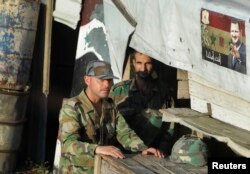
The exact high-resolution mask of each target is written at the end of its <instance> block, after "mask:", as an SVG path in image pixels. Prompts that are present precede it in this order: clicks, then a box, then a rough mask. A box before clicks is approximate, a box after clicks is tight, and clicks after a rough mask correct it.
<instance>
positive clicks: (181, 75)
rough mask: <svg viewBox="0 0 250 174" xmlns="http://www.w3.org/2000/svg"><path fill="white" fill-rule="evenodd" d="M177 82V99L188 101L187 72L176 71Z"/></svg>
mask: <svg viewBox="0 0 250 174" xmlns="http://www.w3.org/2000/svg"><path fill="white" fill-rule="evenodd" d="M177 80H178V90H177V98H178V99H189V98H190V95H189V84H188V73H187V71H184V70H181V69H177Z"/></svg>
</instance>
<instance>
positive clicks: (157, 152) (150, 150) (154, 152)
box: [142, 147, 165, 158]
mask: <svg viewBox="0 0 250 174" xmlns="http://www.w3.org/2000/svg"><path fill="white" fill-rule="evenodd" d="M142 155H154V156H156V157H158V158H165V154H164V153H163V152H161V151H160V150H158V149H156V148H153V147H150V148H148V149H146V150H144V151H142Z"/></svg>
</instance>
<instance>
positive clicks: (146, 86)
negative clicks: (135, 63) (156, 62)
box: [136, 71, 153, 95]
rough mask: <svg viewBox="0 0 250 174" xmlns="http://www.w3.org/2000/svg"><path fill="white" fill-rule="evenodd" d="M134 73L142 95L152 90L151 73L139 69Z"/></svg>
mask: <svg viewBox="0 0 250 174" xmlns="http://www.w3.org/2000/svg"><path fill="white" fill-rule="evenodd" d="M136 74H137V76H136V85H137V88H138V89H139V90H140V91H141V92H142V94H143V95H149V94H150V93H151V91H152V86H153V79H152V77H151V73H148V72H141V71H139V72H137V73H136Z"/></svg>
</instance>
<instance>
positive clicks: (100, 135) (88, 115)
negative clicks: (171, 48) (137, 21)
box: [59, 60, 164, 174]
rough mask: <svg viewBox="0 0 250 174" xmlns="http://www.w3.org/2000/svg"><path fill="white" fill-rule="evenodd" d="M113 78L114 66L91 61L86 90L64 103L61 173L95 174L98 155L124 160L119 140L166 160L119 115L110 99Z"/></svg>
mask: <svg viewBox="0 0 250 174" xmlns="http://www.w3.org/2000/svg"><path fill="white" fill-rule="evenodd" d="M113 78H115V77H114V76H113V73H112V70H111V68H110V64H108V63H106V62H104V61H99V60H95V61H91V62H89V64H88V66H87V68H86V75H85V76H84V82H85V84H86V85H87V87H86V89H85V90H83V91H82V92H81V93H80V94H79V95H78V96H76V97H73V98H70V99H67V100H65V101H64V103H63V106H62V109H61V111H60V116H59V123H60V125H59V139H60V142H61V158H60V164H59V166H60V169H59V171H60V173H72V174H80V173H81V174H82V173H87V174H90V173H93V169H94V155H95V154H104V155H110V156H113V157H115V158H121V159H122V158H124V157H125V156H124V154H123V153H122V152H121V150H120V149H118V148H117V147H115V146H112V143H113V142H115V140H117V141H118V142H119V143H120V144H121V145H122V146H123V147H124V148H125V149H128V150H131V151H134V152H137V151H142V154H153V155H155V156H157V157H164V154H163V153H162V152H161V151H159V150H157V149H155V148H148V147H147V146H146V145H145V144H144V143H143V142H142V140H141V139H140V138H139V137H138V136H137V135H136V134H135V132H134V131H133V130H132V129H130V128H129V127H128V125H127V123H126V121H125V120H124V118H123V116H122V115H121V114H120V113H119V112H117V110H116V108H115V105H114V104H113V101H112V99H111V98H108V94H109V91H110V88H111V86H112V80H113Z"/></svg>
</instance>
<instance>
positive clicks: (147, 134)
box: [110, 79, 171, 152]
mask: <svg viewBox="0 0 250 174" xmlns="http://www.w3.org/2000/svg"><path fill="white" fill-rule="evenodd" d="M155 82H156V83H154V87H153V88H152V94H151V95H150V96H143V95H142V94H141V92H140V91H139V90H138V88H137V87H136V85H135V79H132V80H127V81H122V82H120V83H117V84H115V85H114V86H113V87H112V89H111V92H110V97H111V98H113V100H114V102H115V103H116V105H117V108H118V110H119V112H120V113H121V114H122V115H123V117H124V118H125V120H126V121H127V123H128V124H129V126H130V127H131V128H132V129H133V130H134V131H135V132H136V133H137V135H138V136H139V137H140V138H141V139H142V140H143V141H144V143H145V144H146V145H147V146H153V147H156V148H160V149H161V150H163V151H164V152H167V149H164V148H161V147H160V144H161V143H163V142H165V143H167V142H166V141H169V140H168V139H169V137H171V136H170V135H169V133H168V128H169V125H168V124H167V123H162V117H161V113H160V112H159V111H158V110H159V109H163V108H168V107H169V106H170V102H171V98H170V95H169V91H168V87H166V86H164V84H161V82H159V81H157V80H156V81H155ZM162 145H163V144H162ZM163 146H167V145H163ZM169 150H170V149H168V152H169Z"/></svg>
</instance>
